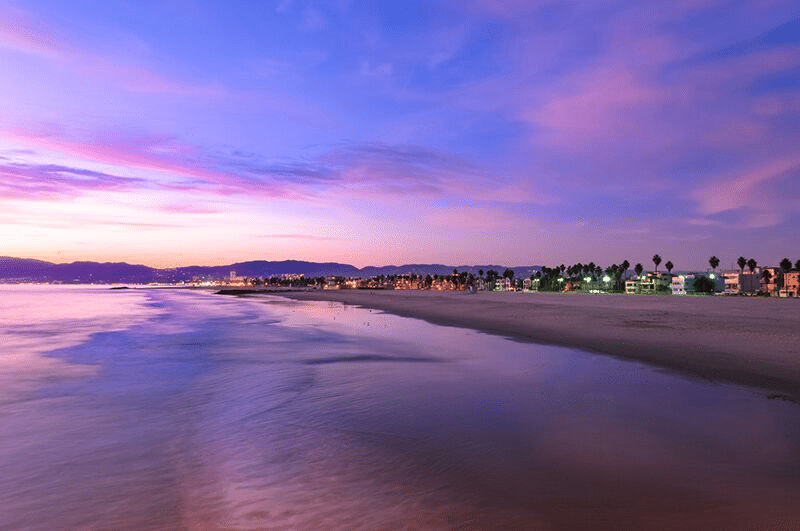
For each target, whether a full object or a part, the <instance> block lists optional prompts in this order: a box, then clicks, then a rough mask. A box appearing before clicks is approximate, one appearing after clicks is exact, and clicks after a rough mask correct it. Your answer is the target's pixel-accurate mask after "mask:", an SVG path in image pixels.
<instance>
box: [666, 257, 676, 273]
mask: <svg viewBox="0 0 800 531" xmlns="http://www.w3.org/2000/svg"><path fill="white" fill-rule="evenodd" d="M664 267H666V268H667V271H668V272H669V273H670V274H672V268H673V267H675V266H674V265H672V262H670V261H669V260H667V263H666V264H664Z"/></svg>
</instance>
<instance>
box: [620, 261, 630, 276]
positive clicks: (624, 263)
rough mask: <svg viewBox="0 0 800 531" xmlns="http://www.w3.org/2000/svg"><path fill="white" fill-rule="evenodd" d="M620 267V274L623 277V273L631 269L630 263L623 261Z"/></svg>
mask: <svg viewBox="0 0 800 531" xmlns="http://www.w3.org/2000/svg"><path fill="white" fill-rule="evenodd" d="M620 265H621V266H622V274H623V275H624V274H625V272H626V271H627V270H628V269H629V268H630V267H631V263H630V262H628V261H627V260H623V261H622V264H620Z"/></svg>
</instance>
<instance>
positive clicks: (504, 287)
mask: <svg viewBox="0 0 800 531" xmlns="http://www.w3.org/2000/svg"><path fill="white" fill-rule="evenodd" d="M511 289H512V288H511V279H510V278H508V277H499V278H497V279H496V280H495V281H494V288H493V291H511Z"/></svg>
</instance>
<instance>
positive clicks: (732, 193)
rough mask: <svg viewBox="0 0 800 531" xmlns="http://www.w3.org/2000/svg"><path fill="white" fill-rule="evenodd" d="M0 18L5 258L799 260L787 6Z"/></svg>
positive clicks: (534, 6) (179, 4)
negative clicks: (713, 257)
mask: <svg viewBox="0 0 800 531" xmlns="http://www.w3.org/2000/svg"><path fill="white" fill-rule="evenodd" d="M0 9H1V10H2V12H3V14H4V16H3V17H0V18H1V19H2V20H0V74H1V75H0V93H2V94H4V97H3V101H2V103H0V201H1V202H2V203H1V206H2V214H0V225H1V226H2V230H0V234H2V237H0V246H1V248H2V252H0V254H2V255H6V256H19V257H23V258H36V259H41V260H47V261H51V262H56V263H64V262H71V261H74V260H96V261H125V262H129V263H137V264H138V263H142V264H145V265H148V266H153V267H176V266H185V265H190V264H198V265H216V264H224V263H231V262H237V261H247V260H259V259H263V260H283V259H297V260H308V261H318V262H326V261H332V262H342V263H349V264H353V265H355V266H356V267H364V266H370V265H375V266H380V265H387V264H408V263H453V264H479V263H503V264H508V265H516V264H548V265H554V264H556V263H567V264H569V263H575V262H579V261H589V260H593V261H595V262H598V263H603V264H604V265H607V264H611V263H619V262H621V261H622V260H623V259H627V260H629V261H630V262H631V263H636V262H641V263H642V264H644V265H645V267H647V266H648V263H649V261H650V257H651V256H652V255H653V254H655V253H658V254H660V255H661V256H662V257H664V259H665V260H671V261H672V262H673V263H674V264H675V265H676V269H680V270H701V269H702V270H704V269H705V268H706V267H707V265H708V264H707V260H708V257H710V256H711V255H716V256H718V257H720V259H721V260H722V266H724V267H728V266H729V265H731V264H734V263H735V260H736V258H737V257H738V256H740V255H744V256H746V257H747V258H750V257H754V258H756V260H758V262H759V264H760V265H777V264H778V262H779V261H780V260H781V259H782V258H784V257H785V256H789V257H790V258H791V259H792V260H796V259H797V258H798V256H800V243H799V242H798V238H797V227H798V226H800V152H798V147H797V146H799V145H800V128H799V127H798V126H797V123H800V122H799V121H798V118H800V96H798V94H800V91H798V88H800V86H799V85H800V81H798V80H800V19H798V10H797V8H796V6H795V5H794V3H792V2H783V1H770V0H761V1H749V2H738V3H731V2H727V1H712V2H707V3H698V2H693V1H689V0H686V1H680V2H673V3H669V4H668V5H665V4H664V3H660V2H645V1H635V2H634V1H624V2H619V3H615V4H614V5H613V6H609V5H601V4H597V3H595V2H588V1H580V0H578V1H574V2H549V1H538V0H537V1H520V0H508V1H502V0H468V1H466V2H453V1H450V0H442V1H439V2H431V3H424V4H422V3H421V4H407V5H398V4H396V3H393V2H357V1H349V0H337V1H331V2H314V1H311V0H308V1H299V0H296V1H292V0H280V1H274V2H264V3H261V4H258V5H246V4H245V3H230V2H225V3H223V2H211V1H201V0H176V1H172V2H161V3H131V2H105V3H98V2H91V1H84V2H75V3H69V4H64V3H60V2H55V1H50V0H29V1H25V2H17V1H11V0H0ZM722 266H721V267H722Z"/></svg>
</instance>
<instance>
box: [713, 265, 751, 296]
mask: <svg viewBox="0 0 800 531" xmlns="http://www.w3.org/2000/svg"><path fill="white" fill-rule="evenodd" d="M722 275H723V278H724V279H725V295H754V294H756V293H758V290H759V288H760V287H761V282H760V277H761V271H760V270H759V269H758V268H756V270H755V271H744V272H741V271H727V272H725V273H723V274H722Z"/></svg>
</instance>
